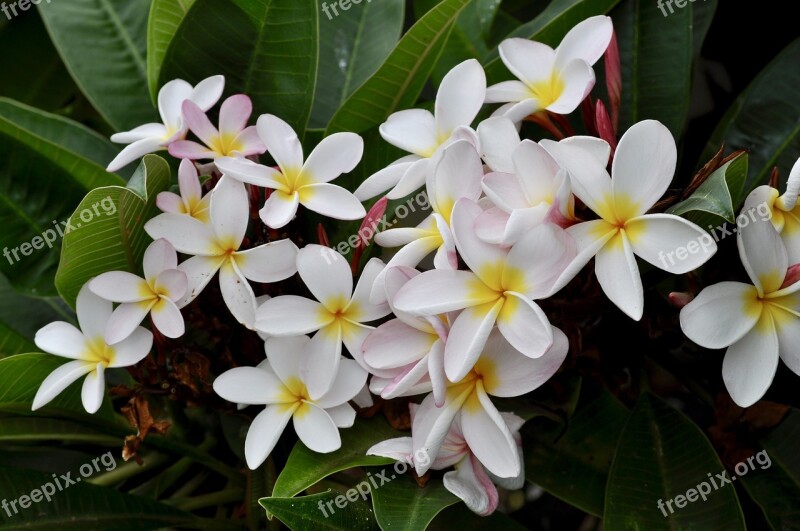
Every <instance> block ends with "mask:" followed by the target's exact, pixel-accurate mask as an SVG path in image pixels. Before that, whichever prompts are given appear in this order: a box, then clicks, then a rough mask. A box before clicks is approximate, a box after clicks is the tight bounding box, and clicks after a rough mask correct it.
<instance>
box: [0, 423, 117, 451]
mask: <svg viewBox="0 0 800 531" xmlns="http://www.w3.org/2000/svg"><path fill="white" fill-rule="evenodd" d="M54 440H55V441H59V443H89V444H95V445H101V446H113V447H115V448H117V447H119V445H120V439H119V437H114V436H112V435H107V434H104V433H99V432H97V431H95V430H93V429H91V428H88V427H86V426H83V425H81V424H78V423H76V422H70V421H68V420H62V419H50V418H41V417H16V416H13V417H3V418H0V442H4V443H20V442H23V443H29V442H51V441H54Z"/></svg>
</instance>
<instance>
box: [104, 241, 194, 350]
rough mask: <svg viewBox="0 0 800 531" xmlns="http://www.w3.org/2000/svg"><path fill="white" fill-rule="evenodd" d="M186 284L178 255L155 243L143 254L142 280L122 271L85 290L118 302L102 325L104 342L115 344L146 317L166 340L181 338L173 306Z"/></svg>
mask: <svg viewBox="0 0 800 531" xmlns="http://www.w3.org/2000/svg"><path fill="white" fill-rule="evenodd" d="M188 285H189V282H188V280H187V278H186V273H184V272H183V271H180V270H179V269H178V253H176V252H175V249H174V248H173V247H172V245H170V244H169V242H168V241H167V240H163V239H162V240H156V241H154V242H153V243H151V244H150V246H149V247H148V248H147V250H146V251H145V252H144V278H141V277H139V276H136V275H134V274H133V273H128V272H126V271H111V272H109V273H103V274H102V275H100V276H98V277H96V278H94V279H92V281H91V282H89V289H90V290H92V292H93V293H94V294H95V295H97V296H99V297H102V298H104V299H105V300H107V301H111V302H118V303H121V304H120V305H119V306H118V307H117V309H116V310H114V313H112V314H111V318H110V319H109V320H108V325H107V326H106V332H105V336H104V337H105V341H106V343H108V344H109V345H114V344H116V343H119V342H120V341H122V340H123V339H125V338H126V337H128V336H129V335H130V334H131V333H132V332H133V331H134V330H135V329H136V327H137V326H139V325H140V324H141V323H142V321H144V318H145V317H147V314H150V317H151V318H152V319H153V325H154V326H155V327H156V328H157V329H158V331H159V332H161V333H162V334H164V335H165V336H166V337H170V338H177V337H181V336H182V335H183V333H184V331H185V326H184V323H183V316H182V315H181V311H180V310H179V309H178V306H177V304H176V302H177V301H180V300H182V299H183V297H184V295H185V294H186V289H187V287H188Z"/></svg>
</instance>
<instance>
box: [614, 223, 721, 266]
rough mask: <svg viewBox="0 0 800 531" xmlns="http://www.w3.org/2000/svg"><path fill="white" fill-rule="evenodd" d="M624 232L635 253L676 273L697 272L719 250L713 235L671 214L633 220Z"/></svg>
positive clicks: (655, 264)
mask: <svg viewBox="0 0 800 531" xmlns="http://www.w3.org/2000/svg"><path fill="white" fill-rule="evenodd" d="M625 233H626V234H627V236H628V238H629V239H630V242H631V247H633V252H634V254H636V256H639V257H640V258H642V259H644V260H646V261H647V262H650V263H651V264H653V265H654V266H656V267H658V268H660V269H663V270H664V271H669V272H670V273H674V274H676V275H682V274H684V273H688V272H689V271H694V270H695V269H697V268H698V267H700V266H701V265H703V264H705V263H706V262H707V261H708V260H709V259H710V258H711V257H712V256H714V253H716V252H717V244H716V243H715V242H714V238H712V237H711V235H710V234H708V233H707V232H706V231H704V230H703V229H701V228H700V227H698V226H697V225H695V224H694V223H692V222H691V221H687V220H685V219H683V218H680V217H678V216H673V215H670V214H649V215H646V216H641V217H639V218H635V219H632V220H631V221H629V222H628V223H627V224H626V225H625Z"/></svg>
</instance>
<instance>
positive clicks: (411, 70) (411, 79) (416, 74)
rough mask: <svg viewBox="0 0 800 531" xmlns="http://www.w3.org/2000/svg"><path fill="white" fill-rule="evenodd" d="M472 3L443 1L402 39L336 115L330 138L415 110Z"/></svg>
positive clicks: (328, 130) (333, 119) (331, 124)
mask: <svg viewBox="0 0 800 531" xmlns="http://www.w3.org/2000/svg"><path fill="white" fill-rule="evenodd" d="M470 1H471V0H443V1H442V2H441V3H440V4H439V5H437V6H436V7H435V8H433V9H431V10H430V11H429V12H428V13H427V14H425V16H424V17H422V18H421V19H420V20H418V21H417V23H416V24H414V26H412V27H411V29H410V30H408V32H407V33H406V34H405V35H403V38H402V39H400V42H399V43H398V44H397V47H395V49H394V50H393V51H392V53H391V54H390V55H389V57H388V59H386V61H385V62H384V63H383V65H381V67H380V68H379V69H378V71H377V72H375V74H373V76H372V77H370V78H369V79H368V80H367V81H366V82H365V83H364V84H363V85H361V87H359V88H358V90H356V91H355V92H354V93H353V95H352V96H350V97H349V98H348V99H347V102H345V104H344V105H343V106H342V107H341V108H340V109H339V110H338V111H337V112H336V114H335V115H334V116H333V118H332V119H331V122H330V124H329V125H328V129H327V132H326V133H327V134H331V133H336V132H338V131H353V132H355V133H360V132H362V131H365V130H367V129H369V128H370V127H373V126H376V125H379V124H381V123H382V122H384V121H385V120H386V118H388V117H389V115H390V114H392V113H393V112H395V111H399V110H402V109H405V108H407V107H411V106H413V105H414V104H415V103H416V101H417V98H418V97H419V95H420V93H421V92H422V89H423V88H424V87H425V82H426V81H427V80H428V77H430V74H431V72H432V71H433V69H434V67H435V66H436V63H437V61H438V59H439V56H440V55H441V53H442V50H443V49H444V45H445V43H446V42H447V39H448V37H449V35H450V32H451V30H452V28H453V25H454V23H455V20H456V17H458V15H459V13H461V10H462V9H464V7H465V6H466V5H467V4H468V3H469V2H470Z"/></svg>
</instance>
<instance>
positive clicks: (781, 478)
mask: <svg viewBox="0 0 800 531" xmlns="http://www.w3.org/2000/svg"><path fill="white" fill-rule="evenodd" d="M799 437H800V411H799V410H797V409H792V410H791V411H790V412H789V414H788V415H787V416H786V418H785V419H783V422H781V423H780V424H779V425H778V427H777V428H775V429H774V430H772V432H770V433H769V435H767V436H765V437H763V438H761V440H760V443H761V448H763V450H761V451H758V452H756V453H755V459H754V460H753V461H752V463H753V467H755V468H753V470H750V471H749V472H748V473H747V475H744V476H742V484H743V485H744V487H745V489H746V490H747V492H748V494H750V497H751V498H753V500H755V502H756V503H757V504H758V505H759V506H760V507H761V510H762V511H764V516H765V517H766V519H767V521H768V522H769V523H770V525H771V526H772V528H773V529H792V527H794V526H796V525H797V522H800V505H798V503H797V500H800V454H798V452H797V441H798V438H799ZM748 468H750V467H748Z"/></svg>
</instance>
